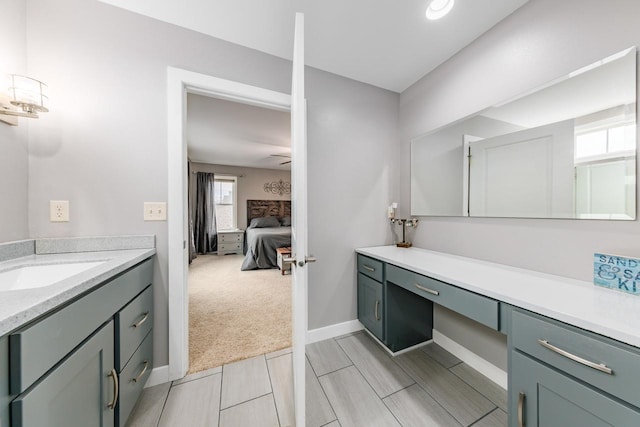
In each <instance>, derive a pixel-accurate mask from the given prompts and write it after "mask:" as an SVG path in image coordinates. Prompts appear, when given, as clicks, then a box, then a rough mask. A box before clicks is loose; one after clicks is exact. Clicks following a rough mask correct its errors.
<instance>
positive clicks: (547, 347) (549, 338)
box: [509, 310, 640, 427]
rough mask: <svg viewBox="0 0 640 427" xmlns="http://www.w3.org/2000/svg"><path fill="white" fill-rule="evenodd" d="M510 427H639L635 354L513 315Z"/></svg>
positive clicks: (543, 320)
mask: <svg viewBox="0 0 640 427" xmlns="http://www.w3.org/2000/svg"><path fill="white" fill-rule="evenodd" d="M509 346H510V350H509V359H510V365H509V381H510V384H509V394H510V399H509V402H510V411H509V414H510V418H511V423H510V425H512V426H529V427H533V426H541V427H542V426H544V427H547V426H562V427H574V426H593V427H596V426H608V425H615V426H618V427H625V426H636V427H637V426H640V409H638V404H639V402H640V396H638V393H637V387H638V386H637V385H638V380H639V379H640V373H639V372H638V369H637V366H638V362H639V361H640V354H639V353H638V352H637V350H634V349H632V348H629V347H628V346H625V345H623V344H621V343H617V342H614V341H613V340H609V339H605V338H604V337H600V336H596V335H595V334H591V333H588V332H586V331H582V330H580V329H578V328H575V327H571V326H569V325H566V324H563V323H561V322H557V321H553V320H551V319H547V318H544V317H542V316H537V315H533V314H531V313H527V312H524V311H520V310H514V311H513V312H512V317H511V334H510V338H509Z"/></svg>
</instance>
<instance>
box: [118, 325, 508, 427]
mask: <svg viewBox="0 0 640 427" xmlns="http://www.w3.org/2000/svg"><path fill="white" fill-rule="evenodd" d="M306 382H307V390H306V402H307V403H306V406H307V422H306V426H307V427H325V426H326V427H373V426H380V427H387V426H389V427H391V426H404V427H409V426H420V427H425V426H434V427H439V426H441V427H460V426H463V427H470V426H473V427H506V426H507V414H506V412H505V410H506V399H507V393H506V391H505V390H503V389H502V388H500V387H498V386H497V385H495V384H494V383H493V382H491V381H490V380H488V379H487V378H485V377H483V376H482V375H480V374H479V373H478V372H477V371H475V370H473V369H472V368H470V367H469V366H468V365H466V364H464V363H462V362H461V361H460V360H458V359H457V358H456V357H455V356H453V355H452V354H450V353H448V352H447V351H446V350H444V349H443V348H441V347H439V346H437V345H436V344H434V343H431V344H428V345H426V346H424V347H421V348H419V349H416V350H413V351H411V352H408V353H405V354H403V355H400V356H396V357H390V356H389V355H388V354H387V353H386V352H385V351H384V350H382V349H381V348H380V347H379V345H378V344H377V343H375V342H374V341H373V340H372V339H371V338H370V337H369V336H368V335H367V334H366V333H363V332H359V333H355V334H350V335H346V336H343V337H338V338H335V339H329V340H326V341H321V342H319V343H314V344H310V345H308V346H307V368H306ZM292 383H293V381H292V371H291V350H290V349H289V350H284V351H282V350H281V351H278V352H274V353H269V354H266V355H262V356H258V357H254V358H251V359H247V360H243V361H241V362H236V363H231V364H229V365H225V366H223V367H221V368H215V369H211V370H209V371H205V372H199V373H197V374H193V375H189V376H187V377H185V378H183V379H181V380H179V381H174V382H173V383H167V384H162V385H158V386H155V387H150V388H148V389H145V391H144V393H143V395H142V398H141V399H140V401H139V402H138V404H137V406H136V408H135V409H134V412H133V413H132V416H131V418H130V420H129V423H128V424H127V426H128V427H158V426H162V427H174V426H175V427H181V426H189V427H200V426H213V427H216V426H218V427H261V426H265V427H285V426H293V423H294V417H293V403H292V402H293V386H292Z"/></svg>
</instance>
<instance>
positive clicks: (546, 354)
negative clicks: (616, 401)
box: [511, 310, 640, 407]
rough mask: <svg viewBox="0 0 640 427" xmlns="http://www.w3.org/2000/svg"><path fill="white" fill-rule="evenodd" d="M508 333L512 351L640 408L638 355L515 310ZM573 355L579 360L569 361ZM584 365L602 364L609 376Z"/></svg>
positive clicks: (574, 329) (572, 329)
mask: <svg viewBox="0 0 640 427" xmlns="http://www.w3.org/2000/svg"><path fill="white" fill-rule="evenodd" d="M511 332H512V333H511V342H512V346H513V347H514V348H517V349H519V350H520V351H523V352H525V353H528V354H530V355H531V356H533V357H535V358H537V359H539V360H541V361H543V362H545V363H547V364H549V365H551V366H553V367H554V368H556V369H559V370H561V371H564V372H566V373H568V374H570V375H572V376H574V377H576V378H579V379H580V380H582V381H584V382H586V383H589V384H591V385H593V386H594V387H597V388H599V389H601V390H604V391H606V392H607V393H610V394H612V395H614V396H617V397H619V398H621V399H623V400H625V401H627V402H629V403H631V404H633V405H635V406H637V407H640V394H639V393H638V384H640V370H638V366H640V353H638V352H635V351H631V349H626V348H623V345H620V346H618V345H616V344H614V343H613V342H605V340H603V339H599V338H597V337H596V336H594V335H591V334H588V333H585V332H583V331H580V330H579V329H577V328H572V327H569V326H568V325H567V326H565V325H562V324H560V323H556V322H551V321H547V320H544V319H542V318H539V317H537V316H531V315H529V314H526V313H523V312H520V311H517V310H514V311H513V313H512V315H511ZM539 340H544V341H546V342H547V343H548V344H549V345H551V346H554V347H555V348H556V349H558V350H559V351H564V352H566V353H565V354H564V355H563V354H560V353H559V352H558V351H554V350H553V349H550V348H548V347H545V345H544V344H543V343H541V342H540V341H539ZM574 356H575V357H578V358H580V361H576V360H573V359H572V357H574ZM581 362H583V363H581ZM588 362H593V363H595V364H597V365H599V364H603V365H605V366H606V367H608V368H610V369H611V371H612V373H611V374H608V373H605V372H601V371H599V370H597V369H594V368H593V367H590V366H587V365H585V364H584V363H588Z"/></svg>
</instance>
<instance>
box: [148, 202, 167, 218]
mask: <svg viewBox="0 0 640 427" xmlns="http://www.w3.org/2000/svg"><path fill="white" fill-rule="evenodd" d="M144 220H145V221H166V220H167V202H144Z"/></svg>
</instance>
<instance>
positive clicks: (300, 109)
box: [291, 13, 308, 427]
mask: <svg viewBox="0 0 640 427" xmlns="http://www.w3.org/2000/svg"><path fill="white" fill-rule="evenodd" d="M291 161H292V163H291V164H292V168H291V172H292V173H291V181H292V184H293V185H292V187H293V188H292V190H291V201H292V209H293V227H292V233H291V246H292V258H294V261H295V262H294V264H295V265H292V267H291V273H292V287H293V289H292V298H293V301H292V303H293V310H292V311H293V389H294V396H295V402H294V404H295V413H296V425H297V426H299V427H301V426H304V425H305V342H306V334H307V276H308V275H307V268H306V264H307V257H306V255H307V253H308V252H307V249H308V245H307V110H306V102H305V97H304V15H303V14H301V13H297V14H296V27H295V38H294V43H293V76H292V87H291Z"/></svg>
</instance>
